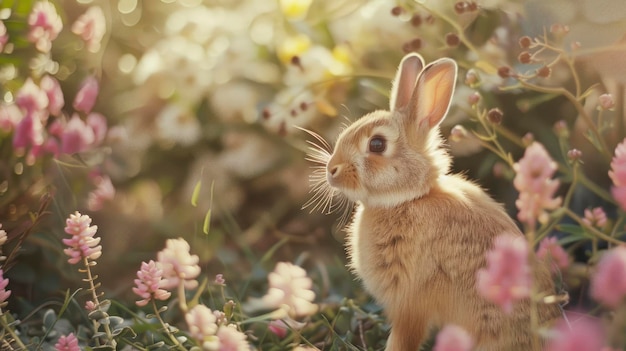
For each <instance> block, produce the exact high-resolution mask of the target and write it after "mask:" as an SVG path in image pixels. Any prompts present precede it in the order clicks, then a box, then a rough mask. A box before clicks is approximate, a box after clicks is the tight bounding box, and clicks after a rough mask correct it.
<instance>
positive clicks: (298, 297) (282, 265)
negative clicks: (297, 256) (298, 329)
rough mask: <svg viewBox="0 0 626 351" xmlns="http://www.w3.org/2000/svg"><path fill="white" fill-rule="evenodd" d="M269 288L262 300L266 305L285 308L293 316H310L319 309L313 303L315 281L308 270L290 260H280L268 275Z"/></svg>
mask: <svg viewBox="0 0 626 351" xmlns="http://www.w3.org/2000/svg"><path fill="white" fill-rule="evenodd" d="M268 280H269V289H268V290H267V294H266V295H265V296H263V298H262V301H263V303H264V305H265V306H266V307H270V308H284V309H286V312H287V314H288V315H289V316H290V317H292V318H295V317H298V316H310V315H312V314H313V313H315V312H316V311H317V305H316V304H314V303H312V301H313V300H314V299H315V292H313V290H312V289H311V288H312V286H313V282H312V280H311V278H309V277H307V274H306V271H305V270H304V269H302V268H301V267H298V266H296V265H293V264H291V263H289V262H278V263H277V264H276V268H275V269H274V271H273V272H271V273H270V274H269V275H268Z"/></svg>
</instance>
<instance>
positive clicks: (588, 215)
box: [583, 207, 606, 229]
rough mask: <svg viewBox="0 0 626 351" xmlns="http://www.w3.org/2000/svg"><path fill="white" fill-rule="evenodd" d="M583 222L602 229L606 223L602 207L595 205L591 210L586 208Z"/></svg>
mask: <svg viewBox="0 0 626 351" xmlns="http://www.w3.org/2000/svg"><path fill="white" fill-rule="evenodd" d="M583 222H584V223H585V224H586V225H588V226H591V227H596V228H599V229H602V228H604V226H605V225H606V213H605V212H604V210H603V209H602V207H596V208H594V209H591V210H590V209H588V208H586V209H585V218H583Z"/></svg>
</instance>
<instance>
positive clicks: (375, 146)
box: [369, 135, 387, 154]
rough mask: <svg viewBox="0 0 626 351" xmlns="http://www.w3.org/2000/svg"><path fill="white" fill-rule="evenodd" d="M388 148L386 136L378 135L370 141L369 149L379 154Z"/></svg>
mask: <svg viewBox="0 0 626 351" xmlns="http://www.w3.org/2000/svg"><path fill="white" fill-rule="evenodd" d="M386 148H387V140H385V138H383V137H381V136H379V135H376V136H374V137H373V138H372V139H370V142H369V150H370V152H374V153H377V154H380V153H383V152H384V151H385V149H386Z"/></svg>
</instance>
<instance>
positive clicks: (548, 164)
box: [513, 142, 561, 226]
mask: <svg viewBox="0 0 626 351" xmlns="http://www.w3.org/2000/svg"><path fill="white" fill-rule="evenodd" d="M513 169H514V170H515V172H516V174H515V179H513V185H514V186H515V189H517V191H519V198H518V199H517V201H516V202H515V205H516V206H517V208H518V210H519V213H518V215H517V217H518V218H519V220H520V221H522V222H525V223H527V224H529V225H530V226H535V224H536V223H537V221H539V222H541V223H545V222H546V221H547V220H548V213H547V212H546V210H554V209H556V208H558V207H559V206H560V205H561V198H560V197H557V198H555V197H554V194H555V193H556V191H557V190H558V188H559V181H558V180H556V179H552V176H553V175H554V172H556V169H557V165H556V162H554V161H553V160H552V159H551V158H550V155H549V154H548V152H547V151H546V149H545V148H544V147H543V145H541V144H540V143H538V142H533V143H532V144H530V146H528V147H527V148H526V151H525V152H524V157H522V159H520V160H519V162H517V163H516V164H514V165H513Z"/></svg>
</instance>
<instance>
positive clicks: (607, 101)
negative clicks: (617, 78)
mask: <svg viewBox="0 0 626 351" xmlns="http://www.w3.org/2000/svg"><path fill="white" fill-rule="evenodd" d="M598 109H600V110H609V111H613V109H615V100H614V99H613V95H611V94H602V95H600V96H598Z"/></svg>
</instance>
